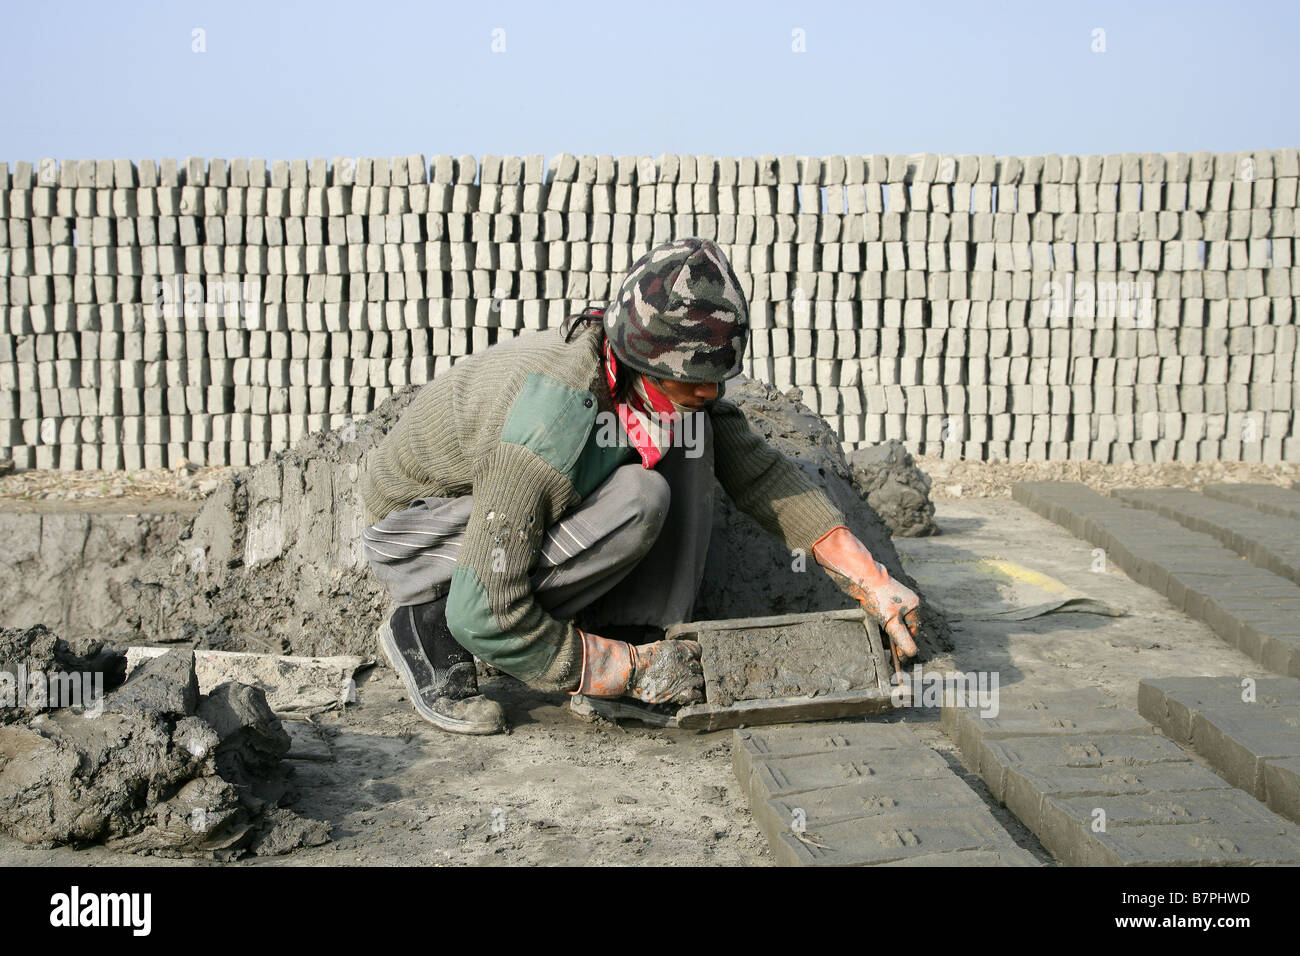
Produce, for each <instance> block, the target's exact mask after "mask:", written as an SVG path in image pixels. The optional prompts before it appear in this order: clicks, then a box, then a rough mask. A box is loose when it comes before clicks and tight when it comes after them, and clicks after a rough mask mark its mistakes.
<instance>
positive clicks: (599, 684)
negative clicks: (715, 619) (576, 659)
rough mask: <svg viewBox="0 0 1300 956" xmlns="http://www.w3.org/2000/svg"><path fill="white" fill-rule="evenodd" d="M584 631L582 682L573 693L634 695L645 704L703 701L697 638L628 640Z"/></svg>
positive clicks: (608, 695)
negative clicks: (685, 639)
mask: <svg viewBox="0 0 1300 956" xmlns="http://www.w3.org/2000/svg"><path fill="white" fill-rule="evenodd" d="M578 633H579V634H580V635H582V681H581V683H579V685H578V689H577V690H575V691H573V693H575V694H585V695H586V696H588V697H635V698H636V699H637V700H639V701H643V702H644V703H647V704H690V703H694V702H696V701H701V700H703V699H704V669H703V668H702V667H701V666H700V645H699V642H698V641H655V642H654V643H652V644H640V645H637V646H635V647H634V646H633V645H631V644H629V643H627V641H612V640H610V639H609V638H605V637H598V636H597V635H595V634H588V633H586V632H585V631H583V630H579V631H578Z"/></svg>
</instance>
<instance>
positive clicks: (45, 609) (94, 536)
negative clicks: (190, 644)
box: [0, 472, 197, 643]
mask: <svg viewBox="0 0 1300 956" xmlns="http://www.w3.org/2000/svg"><path fill="white" fill-rule="evenodd" d="M59 474H64V473H63V472H60V473H59ZM149 507H150V506H149V505H147V504H142V503H140V502H138V501H136V500H131V499H116V500H113V501H111V502H103V501H97V502H92V501H86V500H78V501H37V502H21V501H19V502H15V501H13V500H12V499H6V500H4V501H2V502H0V541H4V542H5V547H4V548H3V549H0V625H4V626H8V627H28V626H30V625H33V624H44V625H46V626H48V627H52V628H55V629H56V630H57V631H58V632H59V633H60V634H61V635H63V636H64V637H65V638H67V639H69V640H71V639H73V638H79V637H94V638H98V639H101V640H110V641H114V642H120V643H129V642H130V641H132V640H133V639H135V637H136V635H135V625H134V622H133V621H132V620H131V617H130V612H129V607H130V605H131V604H132V603H133V602H134V593H133V592H132V590H131V588H130V586H129V582H130V581H131V579H132V578H133V577H134V576H135V575H136V574H138V572H139V568H140V566H141V565H142V564H144V563H145V562H146V561H147V560H148V557H149V556H150V555H151V554H154V553H156V552H157V551H158V549H160V548H164V547H168V546H170V543H171V542H173V541H175V540H176V537H177V535H178V534H180V532H181V530H182V529H183V528H184V527H185V525H186V524H187V523H188V521H189V519H190V518H191V517H192V514H193V511H195V510H197V508H195V507H194V505H193V503H191V502H170V501H169V502H166V503H165V504H164V505H162V506H154V507H155V508H156V509H157V510H155V511H152V512H148V511H146V510H145V509H146V508H149Z"/></svg>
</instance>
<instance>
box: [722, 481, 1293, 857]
mask: <svg viewBox="0 0 1300 956" xmlns="http://www.w3.org/2000/svg"><path fill="white" fill-rule="evenodd" d="M1205 491H1206V494H1204V495H1198V494H1194V493H1192V492H1188V491H1182V490H1160V491H1120V492H1117V493H1116V498H1112V499H1107V498H1105V497H1103V496H1101V495H1098V494H1097V493H1096V492H1093V491H1091V490H1090V489H1088V488H1086V487H1084V486H1082V485H1078V484H1071V483H1034V484H1026V485H1022V486H1018V487H1017V489H1016V497H1017V498H1018V499H1019V500H1021V501H1022V502H1024V503H1026V504H1028V505H1030V506H1031V507H1033V508H1034V510H1036V511H1038V512H1039V513H1041V514H1043V515H1045V516H1047V517H1049V518H1051V519H1052V520H1054V521H1057V522H1058V523H1060V524H1063V525H1064V526H1066V527H1067V528H1071V529H1072V530H1074V532H1075V533H1076V534H1079V535H1080V536H1081V537H1085V538H1087V539H1088V540H1091V541H1094V542H1104V543H1105V544H1107V545H1108V550H1111V549H1114V550H1115V551H1117V552H1118V557H1119V560H1120V563H1121V565H1122V566H1123V567H1124V570H1126V571H1128V572H1129V573H1130V574H1134V575H1135V576H1136V577H1138V579H1139V580H1141V581H1142V582H1143V583H1146V584H1148V585H1150V586H1152V587H1155V588H1157V589H1158V590H1160V591H1161V592H1162V593H1165V594H1167V595H1168V596H1170V598H1171V600H1174V601H1175V603H1176V604H1177V605H1178V606H1179V607H1181V608H1183V609H1184V610H1185V611H1187V612H1188V613H1189V614H1192V615H1193V616H1195V617H1198V618H1199V619H1202V620H1206V621H1207V623H1210V624H1211V626H1213V627H1214V628H1215V630H1216V631H1218V632H1219V633H1220V635H1221V636H1223V637H1225V639H1227V640H1229V641H1230V643H1233V644H1234V645H1235V646H1238V647H1239V648H1241V649H1243V650H1244V651H1246V652H1247V653H1248V654H1250V656H1252V657H1254V658H1255V659H1256V660H1260V661H1262V662H1267V663H1269V664H1270V665H1272V666H1274V667H1275V669H1278V670H1280V671H1281V672H1282V673H1288V672H1292V673H1294V662H1295V657H1294V656H1292V655H1290V654H1284V653H1282V651H1283V650H1286V649H1288V648H1289V646H1290V644H1291V643H1293V642H1294V640H1295V638H1294V637H1292V635H1291V634H1290V633H1287V632H1288V631H1291V630H1293V629H1294V625H1293V624H1291V623H1290V622H1288V621H1286V620H1283V619H1284V618H1286V617H1287V616H1288V615H1287V614H1286V611H1285V609H1283V608H1279V607H1268V605H1270V604H1275V603H1276V602H1277V599H1278V597H1279V596H1280V595H1279V594H1278V591H1277V589H1278V588H1281V589H1284V590H1294V589H1295V585H1296V584H1297V583H1300V574H1297V573H1296V567H1295V563H1294V562H1293V561H1292V560H1291V557H1292V551H1293V549H1294V547H1295V542H1296V541H1297V540H1300V527H1298V526H1297V525H1296V521H1297V519H1300V494H1298V493H1297V492H1296V491H1295V490H1289V489H1284V488H1280V487H1276V486H1264V485H1220V486H1209V487H1207V488H1206V489H1205ZM1131 506H1136V507H1140V508H1145V509H1150V510H1152V511H1156V512H1158V514H1159V515H1160V517H1157V515H1155V514H1151V515H1149V516H1148V517H1149V519H1150V521H1155V522H1157V523H1159V525H1160V526H1159V527H1147V526H1146V523H1144V522H1142V521H1135V520H1134V519H1135V518H1140V517H1141V515H1140V514H1139V513H1138V512H1135V511H1134V510H1133V507H1131ZM1106 519H1109V520H1106ZM1147 523H1149V522H1147ZM1180 525H1181V526H1182V527H1180ZM1112 532H1113V533H1112ZM1155 532H1159V533H1158V534H1157V533H1155ZM1116 535H1119V537H1118V538H1117V537H1116ZM1125 539H1127V540H1125ZM1125 545H1128V547H1125ZM1139 545H1144V546H1145V547H1146V549H1147V550H1148V551H1149V550H1150V548H1152V547H1155V548H1157V549H1160V548H1164V549H1166V550H1167V551H1169V553H1170V554H1177V555H1180V556H1186V555H1188V554H1193V555H1196V556H1197V558H1198V561H1199V562H1200V563H1202V564H1203V563H1204V562H1205V561H1213V560H1215V559H1217V563H1219V564H1223V565H1224V568H1222V569H1219V571H1221V572H1222V571H1224V570H1226V571H1227V572H1228V573H1229V574H1230V575H1232V576H1235V577H1238V578H1240V577H1241V576H1243V575H1244V576H1245V578H1246V579H1247V584H1246V589H1247V590H1249V591H1253V592H1256V597H1257V599H1258V598H1262V601H1261V603H1262V604H1263V605H1264V608H1263V609H1262V610H1260V611H1258V612H1256V613H1252V612H1251V611H1249V610H1243V609H1242V608H1237V607H1220V606H1219V605H1218V604H1216V603H1215V602H1214V600H1213V597H1214V596H1215V595H1204V594H1201V593H1200V591H1198V590H1197V588H1196V586H1195V585H1194V584H1191V585H1189V582H1188V581H1187V580H1180V579H1179V574H1180V573H1181V574H1182V575H1183V576H1184V579H1186V577H1187V575H1188V574H1189V572H1187V571H1186V570H1185V569H1182V568H1181V565H1180V564H1178V563H1177V562H1175V561H1167V560H1166V561H1165V564H1167V565H1170V566H1172V568H1173V573H1172V574H1171V572H1170V568H1169V567H1163V566H1161V564H1159V563H1158V560H1164V558H1163V556H1157V555H1155V554H1154V553H1139V554H1137V555H1136V556H1135V555H1134V553H1133V552H1134V551H1137V550H1138V547H1139ZM1241 557H1246V558H1248V559H1249V560H1250V561H1251V562H1252V563H1253V564H1254V565H1256V566H1257V567H1251V565H1247V564H1243V562H1242V561H1241ZM1254 578H1260V580H1253V579H1254ZM1171 581H1172V582H1174V584H1175V585H1177V587H1171V586H1170V582H1171ZM1237 586H1238V587H1241V585H1240V584H1239V585H1237ZM1270 599H1271V600H1270ZM1283 603H1286V602H1283ZM1243 607H1247V608H1248V607H1249V604H1247V605H1243ZM1278 612H1281V613H1280V614H1279V613H1278ZM1270 615H1271V616H1270ZM1273 618H1277V620H1273ZM1243 635H1245V636H1243ZM1288 638H1290V641H1288V640H1287V639H1288ZM1139 710H1140V711H1141V713H1140V714H1137V713H1134V712H1133V711H1131V710H1128V709H1125V708H1120V707H1118V706H1116V705H1115V704H1114V702H1112V701H1110V700H1109V698H1107V697H1105V695H1103V694H1101V692H1100V691H1096V690H1088V691H1078V692H1067V693H1063V694H1054V695H1050V694H1049V695H1044V696H1041V697H1038V698H1035V699H1034V700H1031V701H1025V702H1023V703H1021V704H1020V705H1018V706H1017V705H1015V704H1014V703H1013V705H1012V710H1011V711H1009V712H1005V713H1001V714H1000V716H998V717H996V718H983V717H980V716H979V714H978V713H976V712H973V711H970V710H960V709H953V708H949V709H945V711H944V713H943V721H942V726H943V727H944V729H945V730H946V731H947V732H948V733H949V735H950V736H951V737H952V738H953V740H954V742H956V743H957V744H958V746H959V747H960V749H961V752H962V754H963V756H964V757H965V760H966V762H967V764H968V766H970V767H971V768H973V769H975V770H976V771H977V772H978V773H979V774H980V776H981V777H983V778H984V781H985V783H986V784H987V785H988V787H989V789H990V791H991V792H992V793H993V795H994V796H995V797H996V798H997V799H998V800H999V801H1000V802H1001V803H1003V804H1005V805H1006V806H1007V807H1009V808H1010V809H1011V810H1012V811H1013V812H1015V813H1016V814H1017V816H1019V818H1020V819H1021V821H1022V822H1023V823H1024V824H1025V825H1026V826H1027V827H1028V828H1029V829H1030V830H1031V831H1032V832H1033V833H1034V834H1035V835H1036V836H1037V837H1038V838H1039V840H1040V841H1041V842H1042V844H1043V846H1044V847H1046V848H1047V849H1048V850H1049V851H1050V852H1051V853H1052V854H1053V856H1055V857H1056V859H1058V860H1060V861H1061V862H1064V863H1072V864H1112V865H1117V864H1136V863H1142V862H1151V863H1197V862H1199V863H1218V864H1230V863H1279V862H1288V861H1293V859H1292V857H1293V854H1294V850H1295V843H1294V841H1295V836H1296V834H1295V828H1294V827H1293V826H1291V825H1290V824H1289V823H1287V820H1288V819H1289V820H1291V821H1296V820H1300V682H1297V681H1295V680H1288V679H1285V678H1264V679H1258V680H1257V679H1255V678H1245V679H1242V680H1237V679H1235V678H1173V679H1165V680H1148V681H1143V682H1142V684H1141V685H1140V690H1139ZM1144 717H1145V718H1146V719H1147V720H1150V721H1151V723H1154V724H1156V725H1158V726H1159V727H1160V728H1161V729H1162V730H1163V731H1164V733H1165V734H1166V737H1159V736H1156V735H1154V734H1152V733H1151V727H1150V725H1149V724H1148V723H1147V720H1144V719H1143V718H1144ZM1171 741H1177V742H1178V743H1181V744H1183V745H1184V746H1189V747H1192V748H1193V749H1195V750H1196V751H1197V752H1198V753H1199V754H1201V755H1202V756H1203V757H1204V758H1205V759H1206V760H1207V761H1209V763H1210V764H1211V766H1213V767H1214V768H1215V770H1217V771H1218V774H1219V775H1218V776H1216V775H1215V774H1211V773H1209V772H1208V771H1206V770H1205V769H1204V768H1203V767H1201V766H1200V765H1199V764H1197V763H1194V762H1192V761H1191V760H1190V759H1189V757H1188V756H1187V754H1186V752H1185V751H1184V750H1182V749H1181V748H1180V747H1178V746H1176V745H1175V744H1174V743H1172V742H1171ZM735 763H736V772H737V775H738V776H739V778H740V780H741V782H742V784H743V785H744V786H745V788H746V789H747V790H748V791H749V794H750V798H751V805H752V806H753V808H754V813H755V817H756V818H757V819H758V821H759V823H760V825H761V826H762V827H763V829H764V831H765V832H766V834H767V836H768V838H769V841H770V842H771V844H772V847H773V849H774V851H775V853H776V855H777V858H778V860H780V861H781V862H784V863H790V864H800V863H802V864H811V863H887V862H917V863H922V864H925V863H940V864H948V865H955V864H961V863H971V864H989V863H994V864H1004V865H1017V864H1033V863H1034V862H1036V861H1035V859H1034V858H1033V857H1032V856H1031V855H1029V854H1027V853H1025V852H1024V851H1023V850H1019V849H1018V848H1016V847H1015V846H1014V844H1012V843H1011V841H1010V839H1009V837H1008V836H1007V835H1006V834H1005V831H1003V830H1002V828H1001V827H1000V826H999V825H998V823H997V821H996V820H995V819H994V818H993V817H992V815H991V813H990V812H989V810H988V809H987V807H986V806H985V805H984V804H983V803H982V802H981V801H980V800H979V798H978V797H977V796H976V795H975V794H974V792H973V791H971V790H970V789H969V788H968V787H966V786H965V784H964V783H963V782H962V781H961V780H960V778H958V777H957V776H956V775H955V774H954V773H952V771H950V770H949V769H948V768H947V765H946V763H945V762H944V761H943V760H942V759H941V758H939V757H938V755H937V754H936V753H935V752H934V751H932V750H930V749H929V748H927V747H925V745H924V744H922V743H921V741H920V740H919V739H918V738H916V736H915V735H914V734H913V733H912V732H911V731H910V730H909V729H908V728H906V727H904V726H902V725H885V726H880V725H868V724H843V725H839V726H836V727H824V728H779V729H776V730H768V731H740V732H737V740H736V742H735ZM922 779H924V780H925V781H926V783H925V784H924V787H925V790H924V792H923V793H917V792H914V788H915V787H916V786H917V781H920V780H922ZM909 783H910V785H909ZM1234 788H1235V789H1234ZM1242 791H1244V793H1243V792H1242ZM1247 794H1249V795H1250V796H1247ZM934 811H942V813H941V816H942V820H936V819H935V813H934ZM1272 811H1276V813H1274V812H1272ZM1279 814H1280V815H1281V816H1280V817H1279ZM1282 817H1285V818H1287V819H1282ZM809 821H812V824H810V823H809ZM1170 826H1176V827H1177V829H1169V827H1170Z"/></svg>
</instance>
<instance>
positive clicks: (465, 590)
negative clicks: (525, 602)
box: [447, 564, 556, 681]
mask: <svg viewBox="0 0 1300 956" xmlns="http://www.w3.org/2000/svg"><path fill="white" fill-rule="evenodd" d="M447 627H448V628H449V629H450V630H451V633H452V636H453V637H455V638H456V640H457V642H459V644H460V645H461V647H463V648H465V649H466V650H467V651H469V652H470V653H471V654H475V655H476V656H478V657H479V658H480V659H481V660H483V661H486V662H487V663H488V664H491V665H492V666H493V667H498V668H500V669H501V670H503V671H505V672H506V673H507V674H509V675H511V676H512V677H515V678H518V679H519V680H522V681H528V680H531V679H532V678H534V677H536V676H537V675H538V674H542V673H545V671H546V668H547V667H549V666H550V663H551V661H552V660H554V658H555V653H556V650H555V648H554V647H552V646H551V645H549V644H547V643H545V642H544V641H539V640H529V639H527V638H525V637H520V636H519V635H517V634H512V633H511V632H510V631H507V630H505V629H503V628H502V627H501V625H500V623H499V622H498V621H497V619H496V615H494V614H493V613H492V601H491V599H490V598H489V597H488V592H487V588H486V587H484V586H483V582H482V581H480V580H479V576H478V572H476V571H475V570H474V569H473V568H471V567H468V566H467V565H463V564H462V565H457V567H456V570H455V571H453V572H452V575H451V591H450V592H449V593H448V595H447Z"/></svg>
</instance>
